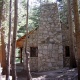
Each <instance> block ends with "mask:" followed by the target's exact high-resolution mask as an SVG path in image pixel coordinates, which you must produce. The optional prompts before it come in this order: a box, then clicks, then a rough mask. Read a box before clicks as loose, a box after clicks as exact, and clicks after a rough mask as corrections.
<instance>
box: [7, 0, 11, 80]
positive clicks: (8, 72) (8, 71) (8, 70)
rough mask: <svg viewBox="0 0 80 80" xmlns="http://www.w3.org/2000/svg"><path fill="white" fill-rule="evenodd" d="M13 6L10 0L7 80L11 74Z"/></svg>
mask: <svg viewBox="0 0 80 80" xmlns="http://www.w3.org/2000/svg"><path fill="white" fill-rule="evenodd" d="M11 7H12V0H10V7H9V33H8V47H7V48H8V52H7V73H6V80H9V76H10V46H11V45H10V44H11V41H10V36H11Z"/></svg>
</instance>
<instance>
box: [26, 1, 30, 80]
mask: <svg viewBox="0 0 80 80" xmlns="http://www.w3.org/2000/svg"><path fill="white" fill-rule="evenodd" d="M28 4H29V0H27V15H26V39H25V54H26V73H27V74H26V76H27V80H31V74H30V67H29V53H28V52H27V42H28Z"/></svg>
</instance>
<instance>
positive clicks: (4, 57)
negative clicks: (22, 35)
mask: <svg viewBox="0 0 80 80" xmlns="http://www.w3.org/2000/svg"><path fill="white" fill-rule="evenodd" d="M2 10H3V0H1V1H0V28H1V21H2ZM3 34H4V32H3V30H2V29H1V43H2V46H1V48H2V63H1V65H2V67H3V74H5V72H6V51H5V43H4V35H3Z"/></svg>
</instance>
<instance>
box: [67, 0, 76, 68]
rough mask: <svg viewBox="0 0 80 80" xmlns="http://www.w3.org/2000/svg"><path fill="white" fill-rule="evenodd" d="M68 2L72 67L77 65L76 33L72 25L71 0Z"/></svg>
mask: <svg viewBox="0 0 80 80" xmlns="http://www.w3.org/2000/svg"><path fill="white" fill-rule="evenodd" d="M67 4H68V26H69V41H70V68H75V67H76V59H75V54H74V53H75V51H74V35H73V25H72V9H71V1H70V0H67Z"/></svg>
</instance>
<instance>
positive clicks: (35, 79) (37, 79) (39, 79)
mask: <svg viewBox="0 0 80 80" xmlns="http://www.w3.org/2000/svg"><path fill="white" fill-rule="evenodd" d="M46 77H47V75H42V76H40V77H38V78H33V79H32V80H42V79H44V80H45V79H46Z"/></svg>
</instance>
